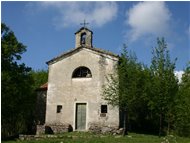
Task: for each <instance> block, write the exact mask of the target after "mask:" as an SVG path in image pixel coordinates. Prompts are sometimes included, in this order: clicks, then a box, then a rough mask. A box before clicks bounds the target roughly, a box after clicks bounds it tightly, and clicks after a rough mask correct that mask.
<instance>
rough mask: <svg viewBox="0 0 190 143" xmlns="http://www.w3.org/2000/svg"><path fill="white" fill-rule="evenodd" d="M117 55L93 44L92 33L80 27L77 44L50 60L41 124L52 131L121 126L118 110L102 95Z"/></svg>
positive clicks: (107, 128) (42, 89) (102, 129)
mask: <svg viewBox="0 0 190 143" xmlns="http://www.w3.org/2000/svg"><path fill="white" fill-rule="evenodd" d="M118 58H119V57H118V55H116V54H113V53H111V52H109V51H105V50H103V49H99V48H96V47H94V46H93V32H92V31H91V30H90V29H88V28H87V27H86V26H85V25H84V26H83V27H81V28H80V29H79V30H78V31H77V32H76V33H75V47H74V48H72V49H71V50H70V51H68V52H65V53H63V54H61V55H59V56H57V57H55V58H53V59H51V60H49V61H48V62H47V64H48V68H49V73H48V83H46V84H45V85H43V86H41V88H40V91H41V93H43V98H45V106H44V104H43V107H44V108H43V110H44V112H41V114H39V116H40V118H39V122H40V124H41V126H45V127H46V129H47V128H49V129H50V130H52V132H61V131H63V128H64V131H65V128H66V130H67V129H68V131H89V130H92V131H96V130H99V131H104V130H105V129H106V130H113V129H118V128H119V109H118V108H117V107H113V106H111V105H108V104H107V102H106V101H105V100H103V99H102V96H101V95H102V91H103V86H104V85H105V84H106V82H107V80H106V76H107V75H109V74H112V73H114V72H115V71H116V67H117V64H118ZM39 111H40V110H39ZM39 127H40V126H39ZM60 127H62V129H61V128H60ZM37 130H38V129H37Z"/></svg>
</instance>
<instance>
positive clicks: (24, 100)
mask: <svg viewBox="0 0 190 143" xmlns="http://www.w3.org/2000/svg"><path fill="white" fill-rule="evenodd" d="M25 51H26V46H24V45H23V44H22V43H20V42H19V41H18V40H17V38H16V37H15V35H14V32H13V31H11V30H10V29H9V28H8V27H7V26H6V25H5V24H4V23H2V24H1V65H2V71H1V80H2V82H1V83H2V91H1V99H2V102H1V104H2V105H1V107H2V110H1V111H2V127H1V129H2V130H1V131H2V132H1V135H2V138H6V137H10V136H15V135H18V134H19V133H21V132H26V131H27V128H28V125H29V122H30V121H31V120H30V119H31V115H32V111H33V107H34V100H35V97H34V94H33V91H32V89H31V85H32V84H33V79H32V77H31V75H30V74H29V72H30V71H31V68H29V67H27V66H25V64H24V63H22V64H18V61H20V60H21V54H22V53H24V52H25Z"/></svg>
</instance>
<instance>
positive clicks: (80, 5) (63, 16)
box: [40, 1, 118, 28]
mask: <svg viewBox="0 0 190 143" xmlns="http://www.w3.org/2000/svg"><path fill="white" fill-rule="evenodd" d="M40 7H41V8H42V9H49V8H54V10H55V11H56V12H58V15H57V16H56V17H55V18H54V19H53V21H54V25H56V26H57V28H64V27H68V26H75V25H79V24H80V23H81V22H82V21H83V20H84V19H85V20H86V21H87V22H89V23H90V24H91V25H92V26H95V27H101V26H103V25H104V24H106V23H108V22H110V21H112V20H113V19H114V18H116V16H117V10H118V6H117V3H116V2H74V1H73V2H52V1H49V2H41V4H40Z"/></svg>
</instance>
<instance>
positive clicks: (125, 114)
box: [123, 110, 128, 136]
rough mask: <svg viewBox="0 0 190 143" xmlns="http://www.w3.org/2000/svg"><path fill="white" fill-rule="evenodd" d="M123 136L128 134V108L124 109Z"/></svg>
mask: <svg viewBox="0 0 190 143" xmlns="http://www.w3.org/2000/svg"><path fill="white" fill-rule="evenodd" d="M123 114H124V116H123V136H125V135H128V128H127V127H128V122H127V121H128V112H127V110H124V112H123Z"/></svg>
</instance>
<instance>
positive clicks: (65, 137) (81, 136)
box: [2, 132, 190, 143]
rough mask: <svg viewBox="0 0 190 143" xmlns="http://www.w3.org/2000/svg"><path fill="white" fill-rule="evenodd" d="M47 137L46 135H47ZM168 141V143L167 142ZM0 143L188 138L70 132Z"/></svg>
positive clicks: (152, 142) (136, 142)
mask: <svg viewBox="0 0 190 143" xmlns="http://www.w3.org/2000/svg"><path fill="white" fill-rule="evenodd" d="M47 136H48V135H47ZM167 141H168V142H167ZM2 143H190V138H182V137H174V136H167V137H161V138H159V137H158V136H153V135H144V134H135V133H129V135H128V136H125V137H123V136H111V135H95V134H92V133H88V132H71V133H65V134H59V135H57V137H56V138H55V137H53V136H49V137H48V138H45V139H39V140H30V141H26V140H25V141H20V140H15V141H2Z"/></svg>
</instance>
